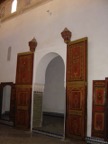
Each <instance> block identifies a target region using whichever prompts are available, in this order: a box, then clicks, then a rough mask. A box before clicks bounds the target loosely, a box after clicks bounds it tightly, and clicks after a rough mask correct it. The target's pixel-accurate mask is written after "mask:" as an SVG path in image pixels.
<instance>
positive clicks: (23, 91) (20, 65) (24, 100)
mask: <svg viewBox="0 0 108 144" xmlns="http://www.w3.org/2000/svg"><path fill="white" fill-rule="evenodd" d="M33 59H34V54H33V53H32V52H26V53H20V54H18V57H17V72H16V114H15V126H16V127H17V128H21V129H29V128H30V114H31V93H32V75H33Z"/></svg>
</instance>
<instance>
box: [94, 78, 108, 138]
mask: <svg viewBox="0 0 108 144" xmlns="http://www.w3.org/2000/svg"><path fill="white" fill-rule="evenodd" d="M92 100H93V102H92V136H93V137H99V138H105V101H106V98H105V80H94V81H93V98H92Z"/></svg>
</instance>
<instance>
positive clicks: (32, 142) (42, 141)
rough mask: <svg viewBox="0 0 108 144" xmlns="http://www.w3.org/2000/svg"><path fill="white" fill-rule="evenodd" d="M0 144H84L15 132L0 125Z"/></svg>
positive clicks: (19, 131)
mask: <svg viewBox="0 0 108 144" xmlns="http://www.w3.org/2000/svg"><path fill="white" fill-rule="evenodd" d="M0 144H85V143H84V142H83V141H79V140H78V141H76V140H68V139H66V140H64V139H59V138H54V137H49V136H46V135H42V134H37V133H31V132H28V131H22V130H16V129H14V128H12V127H10V126H6V125H1V124H0Z"/></svg>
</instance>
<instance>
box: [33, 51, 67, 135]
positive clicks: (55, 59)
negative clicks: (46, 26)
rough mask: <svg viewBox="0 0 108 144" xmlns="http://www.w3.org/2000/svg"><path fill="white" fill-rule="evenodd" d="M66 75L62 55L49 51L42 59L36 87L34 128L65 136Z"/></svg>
mask: <svg viewBox="0 0 108 144" xmlns="http://www.w3.org/2000/svg"><path fill="white" fill-rule="evenodd" d="M64 77H65V66H64V61H63V59H62V57H61V56H60V55H58V54H57V53H48V54H47V55H45V56H44V57H43V58H42V59H41V60H40V62H39V64H38V67H37V71H36V81H35V88H34V99H33V103H34V104H33V130H36V131H39V132H45V133H47V134H51V135H52V134H53V135H57V136H64V132H65V120H64V119H65V103H66V102H65V87H64ZM37 101H38V103H37ZM36 105H37V106H36ZM36 109H37V111H38V112H37V111H36ZM37 113H38V114H37Z"/></svg>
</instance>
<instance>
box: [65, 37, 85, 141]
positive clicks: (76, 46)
mask: <svg viewBox="0 0 108 144" xmlns="http://www.w3.org/2000/svg"><path fill="white" fill-rule="evenodd" d="M66 105H67V106H66V108H67V109H66V135H67V136H69V137H78V138H81V139H84V138H85V135H86V124H87V123H86V121H87V106H86V105H87V38H82V39H79V40H76V41H73V42H70V43H68V45H67V72H66Z"/></svg>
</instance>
